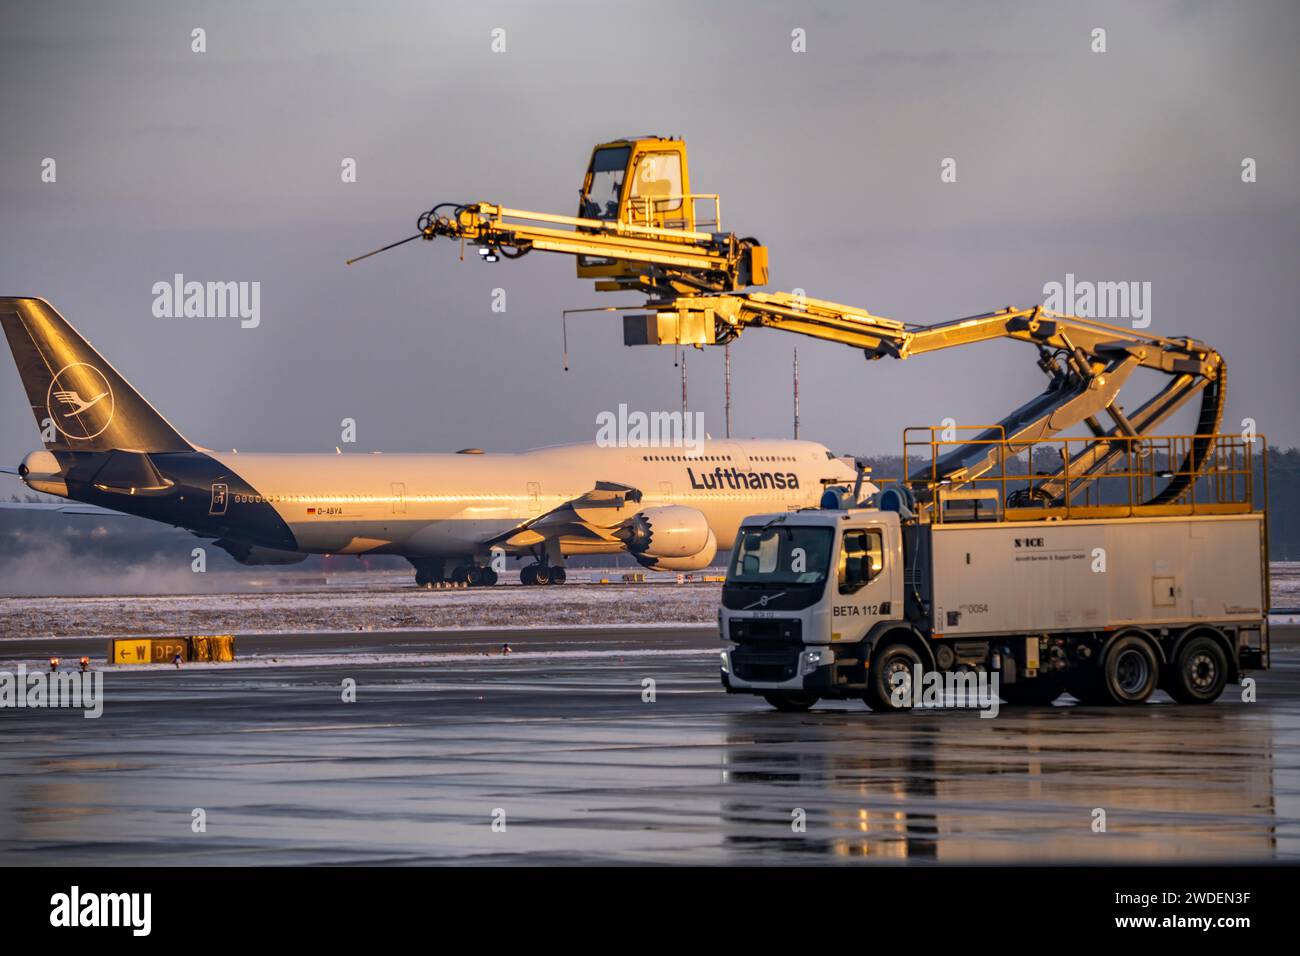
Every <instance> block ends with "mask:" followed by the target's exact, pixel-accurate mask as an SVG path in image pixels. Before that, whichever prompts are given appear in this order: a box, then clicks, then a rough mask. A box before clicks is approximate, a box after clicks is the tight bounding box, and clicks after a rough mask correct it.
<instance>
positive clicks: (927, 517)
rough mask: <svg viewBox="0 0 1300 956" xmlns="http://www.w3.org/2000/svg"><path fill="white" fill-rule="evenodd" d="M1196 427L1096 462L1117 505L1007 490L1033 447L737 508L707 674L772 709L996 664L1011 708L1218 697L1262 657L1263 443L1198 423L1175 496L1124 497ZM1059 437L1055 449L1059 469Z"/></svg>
mask: <svg viewBox="0 0 1300 956" xmlns="http://www.w3.org/2000/svg"><path fill="white" fill-rule="evenodd" d="M1198 437H1204V436H1186V438H1183V439H1179V438H1159V439H1143V440H1141V442H1138V441H1136V440H1135V441H1134V442H1133V443H1132V447H1131V448H1129V449H1128V458H1129V462H1128V464H1127V465H1126V466H1125V467H1122V468H1119V469H1117V470H1114V471H1112V472H1111V473H1109V475H1108V476H1107V478H1108V479H1109V480H1110V481H1111V482H1112V483H1118V484H1119V485H1122V486H1127V487H1128V488H1129V489H1130V491H1129V495H1130V497H1131V498H1133V500H1123V501H1121V500H1116V498H1118V497H1121V495H1119V494H1115V493H1112V494H1111V495H1110V496H1109V499H1110V500H1105V499H1106V497H1107V496H1106V495H1105V494H1100V493H1099V494H1097V495H1095V496H1094V501H1093V502H1092V503H1071V502H1070V499H1069V498H1068V497H1066V498H1056V499H1054V500H1049V499H1047V498H1046V497H1045V496H1035V495H1026V494H1023V493H1022V492H1023V489H1025V488H1033V487H1035V486H1036V482H1037V481H1039V480H1040V478H1041V476H1040V475H1039V474H1038V473H1037V471H1036V468H1035V467H1034V466H1033V465H1032V464H1030V462H1032V461H1033V460H1034V456H1035V454H1036V455H1037V456H1038V458H1039V460H1041V459H1042V458H1043V457H1045V456H1046V454H1047V453H1046V451H1045V449H1042V448H1036V449H1034V450H1032V451H1031V452H1030V453H1029V454H1028V455H1022V456H1021V458H1022V461H1024V462H1025V464H1026V465H1027V467H1025V468H1023V469H1021V471H1020V473H1019V474H1017V473H1015V472H1014V471H1013V470H1012V471H1009V470H1007V469H1004V470H1003V471H1002V472H1001V473H1000V474H998V475H996V476H994V477H991V478H989V479H987V481H986V482H983V483H981V482H973V483H970V484H967V485H965V486H962V487H952V486H947V485H944V484H943V483H942V482H940V483H936V484H935V485H934V486H933V487H930V486H929V482H928V481H926V480H925V479H924V472H925V470H926V469H924V468H922V469H920V470H919V473H914V480H911V481H905V482H901V483H899V484H898V485H897V486H892V487H891V486H888V485H886V486H885V487H884V490H881V491H877V493H876V494H874V495H873V496H871V497H870V498H869V499H867V500H866V502H864V503H865V504H870V505H872V506H869V507H859V506H857V502H858V500H859V494H860V491H859V489H854V490H853V492H852V493H848V492H847V490H840V491H837V490H836V489H828V493H827V495H826V496H824V498H823V502H822V504H823V507H821V508H819V509H813V510H805V511H799V512H794V513H788V514H771V515H756V516H753V517H751V518H749V519H747V520H746V521H745V522H744V523H743V525H742V526H741V528H740V531H739V533H738V536H737V539H736V543H735V547H734V549H733V551H732V558H731V562H730V566H729V569H728V573H727V577H726V582H725V584H724V586H723V590H722V606H721V608H720V609H719V616H718V620H719V626H720V631H721V635H720V636H721V638H722V640H723V642H724V645H725V649H724V650H723V651H722V655H721V657H722V662H721V664H722V673H721V677H722V684H723V686H724V687H725V688H726V689H727V691H729V692H731V693H747V694H758V695H760V696H762V697H763V698H765V699H766V700H767V702H768V703H769V704H771V705H772V706H774V707H776V708H777V709H779V710H788V711H802V710H807V709H808V708H810V707H812V706H813V705H814V704H816V703H817V702H818V701H819V700H844V699H856V698H861V699H864V700H865V701H866V703H867V705H868V706H869V707H871V708H872V709H873V710H897V709H904V708H907V707H909V706H911V705H912V704H913V703H914V702H916V701H917V700H918V698H917V696H916V695H915V694H914V693H913V692H912V689H911V688H912V686H913V684H914V683H915V680H916V678H917V676H918V675H926V676H928V675H929V674H930V673H932V672H941V673H949V672H952V673H962V672H974V673H975V674H977V675H978V674H980V673H981V672H984V673H987V674H989V675H996V676H997V683H996V684H995V685H994V686H995V687H996V688H997V693H998V694H999V695H1000V696H1001V698H1002V699H1003V700H1005V701H1006V702H1007V703H1010V704H1035V703H1036V704H1046V703H1050V702H1051V701H1053V700H1054V699H1056V698H1057V697H1058V696H1060V695H1061V694H1063V693H1065V692H1069V693H1070V694H1071V695H1073V696H1074V697H1075V698H1077V699H1078V700H1079V701H1080V702H1082V703H1086V704H1138V703H1141V702H1143V701H1145V700H1147V698H1149V697H1150V696H1151V694H1152V693H1153V692H1154V691H1156V690H1158V689H1160V690H1164V691H1165V692H1167V693H1168V694H1169V695H1170V696H1171V697H1172V698H1173V699H1174V700H1176V701H1178V702H1180V703H1187V704H1201V703H1210V702H1212V701H1214V700H1215V699H1216V698H1218V696H1219V695H1220V694H1221V693H1222V692H1223V689H1224V687H1225V686H1226V685H1227V684H1229V683H1235V682H1238V681H1239V680H1241V678H1242V676H1243V675H1244V674H1245V673H1246V672H1247V671H1250V670H1256V669H1264V668H1267V667H1268V664H1269V645H1268V619H1267V605H1268V560H1267V553H1268V552H1267V537H1266V536H1267V529H1266V524H1265V518H1264V513H1265V512H1264V507H1263V505H1262V503H1258V502H1257V497H1258V496H1257V493H1256V492H1257V487H1256V486H1257V485H1259V484H1262V483H1261V482H1259V481H1258V480H1257V474H1258V473H1259V471H1258V470H1257V468H1256V467H1255V464H1256V461H1255V459H1257V458H1258V457H1260V456H1262V454H1263V453H1262V452H1261V453H1259V454H1258V455H1253V454H1252V450H1253V444H1254V443H1253V442H1251V441H1249V440H1247V439H1243V438H1241V437H1239V436H1226V437H1225V436H1213V447H1212V448H1211V449H1209V450H1208V451H1207V452H1206V455H1207V458H1206V460H1205V461H1204V463H1203V464H1204V468H1203V470H1202V471H1201V474H1202V477H1200V478H1195V477H1193V480H1192V481H1191V482H1189V484H1188V485H1187V487H1186V489H1185V493H1184V494H1183V495H1182V496H1181V500H1180V501H1176V502H1164V503H1154V504H1153V503H1135V502H1136V501H1137V500H1138V499H1140V498H1143V497H1144V495H1143V494H1142V488H1143V486H1144V484H1146V483H1148V482H1150V481H1160V480H1161V479H1163V480H1164V481H1166V482H1167V481H1169V480H1173V479H1175V478H1176V477H1177V475H1176V472H1174V471H1171V470H1170V469H1171V466H1169V465H1168V462H1169V461H1171V460H1173V461H1175V462H1176V461H1177V460H1178V458H1179V452H1180V447H1179V446H1180V445H1182V444H1185V443H1186V442H1190V441H1194V440H1196V439H1197V438H1198ZM1070 442H1071V440H1064V439H1063V440H1060V441H1058V442H1056V443H1055V444H1056V445H1057V447H1058V449H1059V450H1058V451H1057V453H1056V455H1055V456H1051V457H1052V463H1053V468H1052V474H1053V475H1054V476H1056V475H1060V478H1059V480H1061V481H1064V482H1067V483H1068V479H1069V476H1068V474H1063V473H1062V472H1063V471H1068V469H1062V468H1061V466H1060V457H1064V458H1065V459H1066V460H1067V461H1068V459H1069V456H1070V448H1069V444H1070ZM934 444H936V445H937V444H939V443H938V442H935V443H934ZM1062 452H1063V453H1064V454H1061V453H1062ZM1057 456H1060V457H1057ZM936 457H939V456H936ZM1004 457H1005V459H1006V460H1008V461H1014V460H1015V459H1014V456H1011V455H1006V456H1004ZM1206 475H1208V476H1209V477H1205V476H1206ZM1104 483H1105V482H1098V484H1104ZM861 484H862V482H861V480H860V481H859V485H860V486H861ZM990 485H992V486H993V487H989V486H990ZM949 703H951V701H949Z"/></svg>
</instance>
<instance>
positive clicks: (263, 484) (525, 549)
mask: <svg viewBox="0 0 1300 956" xmlns="http://www.w3.org/2000/svg"><path fill="white" fill-rule="evenodd" d="M0 324H3V326H4V331H5V336H6V337H7V338H8V340H9V348H10V350H11V351H12V352H13V356H14V361H15V362H16V363H17V365H18V373H19V375H20V376H21V377H22V382H23V385H24V387H25V388H26V390H27V397H28V400H29V401H30V403H31V406H32V411H33V412H34V413H35V415H36V421H37V423H38V425H39V426H40V428H41V431H42V439H43V440H44V443H45V449H44V450H43V451H34V452H32V453H31V454H29V455H28V456H27V457H26V458H25V459H24V460H23V463H22V465H21V466H20V467H19V468H18V469H17V472H16V473H17V474H18V475H19V476H21V478H22V480H23V481H25V482H26V483H27V485H28V486H29V487H31V488H32V489H34V490H36V491H40V492H45V493H47V494H51V495H58V496H60V497H63V498H68V499H71V500H72V501H74V502H77V503H79V504H76V505H60V506H56V507H58V508H60V510H63V511H66V512H71V513H78V512H80V513H103V512H104V511H105V510H108V511H111V512H124V513H127V514H132V515H138V516H140V517H143V518H150V519H152V520H154V521H161V522H166V523H167V524H172V525H176V526H178V527H181V528H185V529H187V530H189V531H192V532H193V533H194V534H196V535H198V536H199V537H202V538H210V539H213V543H215V544H216V545H217V546H219V547H221V548H224V549H225V550H226V551H228V552H229V553H230V554H231V555H232V556H234V558H235V559H236V560H238V561H240V562H242V563H245V564H292V563H295V562H297V561H302V560H304V559H305V558H306V556H307V555H308V554H355V555H363V554H394V555H401V556H403V557H405V558H406V559H407V560H409V561H410V562H411V564H412V565H413V566H414V567H415V579H416V582H417V583H419V584H422V585H426V584H431V583H433V582H436V581H442V580H448V579H449V580H453V581H464V582H468V583H469V584H471V585H488V584H495V583H496V581H497V572H496V569H495V568H494V564H495V565H496V566H497V567H500V562H499V561H494V560H493V557H494V552H497V551H499V552H500V553H503V554H505V555H510V556H513V557H516V558H524V559H528V558H531V559H532V560H531V563H529V564H527V565H526V566H525V567H524V568H523V569H522V571H521V579H522V580H523V581H524V583H526V584H550V583H562V582H563V581H564V579H565V571H564V563H565V557H566V556H568V555H579V554H609V553H615V552H620V551H626V552H628V553H630V554H631V555H632V556H633V557H634V558H635V559H636V560H637V561H638V562H639V563H640V564H641V565H643V566H644V567H647V568H652V569H655V570H678V571H692V570H698V569H700V568H705V567H708V565H709V564H710V563H711V562H712V561H713V558H714V555H715V554H716V552H717V549H718V542H719V541H721V542H723V546H724V547H726V546H727V545H728V544H730V542H731V541H732V539H733V538H734V536H735V534H736V530H737V528H738V526H739V524H740V521H741V519H743V518H744V517H745V516H747V515H750V514H755V513H759V512H772V511H781V510H791V511H792V510H796V509H799V508H808V507H816V506H817V505H818V504H819V502H820V500H821V497H822V495H823V493H824V492H825V490H826V489H827V487H828V486H832V485H833V486H842V485H851V484H852V483H853V482H854V480H855V478H856V477H857V475H856V472H855V470H854V468H853V467H852V464H851V461H850V460H846V459H841V458H837V457H835V456H834V455H832V454H831V453H830V452H829V451H828V450H827V449H826V448H825V446H823V445H819V444H816V443H814V442H807V441H712V440H704V441H701V442H699V443H698V444H695V445H692V446H690V447H689V448H688V447H678V448H657V447H630V448H629V447H602V446H599V445H595V444H591V445H566V446H560V447H555V448H543V449H539V450H536V451H529V452H524V453H522V454H483V453H482V452H480V451H478V450H477V449H470V450H466V451H462V452H457V453H455V454H400V455H388V454H379V453H374V454H350V455H340V454H333V455H329V454H248V453H236V452H230V453H229V454H227V453H224V452H216V451H212V450H210V449H206V448H200V447H198V446H196V445H192V444H190V443H189V442H188V441H186V440H185V439H184V438H182V437H181V436H180V434H179V433H178V432H177V431H176V429H174V428H172V426H171V425H170V424H168V422H167V421H166V420H165V419H164V418H163V417H162V416H161V415H159V414H158V412H156V411H154V409H153V407H152V406H151V405H150V404H149V403H148V402H147V401H145V400H144V398H143V397H141V396H140V394H139V393H138V392H136V391H135V390H134V389H133V388H132V387H131V386H130V385H128V384H127V382H126V380H125V379H124V378H122V377H121V376H120V375H119V374H118V373H117V371H116V370H114V368H113V367H112V366H111V365H109V364H108V362H106V361H104V359H103V358H102V357H101V356H100V355H99V353H98V352H96V351H95V350H94V349H93V348H91V347H90V345H89V343H87V342H86V340H85V339H83V338H82V337H81V336H80V335H78V334H77V332H76V331H75V330H74V329H73V328H72V326H71V325H69V324H68V322H67V321H66V320H65V319H64V318H63V316H61V315H59V313H58V312H56V311H55V310H54V308H53V307H52V306H51V305H50V304H49V303H48V302H46V301H44V300H43V299H37V298H0ZM4 470H5V471H6V472H9V473H14V472H13V470H12V469H4Z"/></svg>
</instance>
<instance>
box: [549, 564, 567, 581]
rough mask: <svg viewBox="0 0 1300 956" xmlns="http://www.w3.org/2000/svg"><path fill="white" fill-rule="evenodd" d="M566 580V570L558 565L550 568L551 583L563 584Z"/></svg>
mask: <svg viewBox="0 0 1300 956" xmlns="http://www.w3.org/2000/svg"><path fill="white" fill-rule="evenodd" d="M567 580H569V574H568V572H567V571H565V570H564V568H560V567H555V568H551V583H552V584H563V583H564V582H565V581H567Z"/></svg>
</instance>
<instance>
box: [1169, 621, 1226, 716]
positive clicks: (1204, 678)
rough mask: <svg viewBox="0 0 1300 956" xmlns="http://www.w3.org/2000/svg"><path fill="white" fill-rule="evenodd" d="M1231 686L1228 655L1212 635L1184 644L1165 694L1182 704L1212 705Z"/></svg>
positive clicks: (1172, 669)
mask: <svg viewBox="0 0 1300 956" xmlns="http://www.w3.org/2000/svg"><path fill="white" fill-rule="evenodd" d="M1227 683H1228V655H1227V654H1226V653H1224V650H1223V645H1222V644H1220V643H1219V642H1218V641H1217V640H1215V639H1214V638H1213V637H1210V636H1209V635H1208V634H1199V635H1197V636H1196V637H1193V638H1191V639H1189V640H1187V641H1185V642H1184V643H1183V646H1182V647H1180V648H1179V649H1178V654H1177V655H1176V656H1175V658H1174V663H1173V667H1172V668H1171V670H1170V672H1169V674H1168V675H1167V677H1166V686H1165V690H1166V691H1167V692H1168V694H1169V696H1170V697H1172V698H1173V699H1174V700H1176V701H1178V703H1180V704H1212V703H1214V701H1216V700H1218V698H1219V695H1220V694H1222V693H1223V688H1224V687H1225V686H1226V685H1227Z"/></svg>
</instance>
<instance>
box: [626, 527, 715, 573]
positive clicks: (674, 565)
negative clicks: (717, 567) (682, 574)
mask: <svg viewBox="0 0 1300 956" xmlns="http://www.w3.org/2000/svg"><path fill="white" fill-rule="evenodd" d="M717 553H718V539H717V538H715V537H714V536H713V532H712V531H710V532H709V538H708V540H707V541H706V542H705V543H704V547H702V548H700V550H699V551H696V552H695V553H694V554H689V555H687V556H686V557H684V558H656V557H652V556H650V555H648V554H633V555H632V557H634V558H636V561H637V564H639V565H641V567H643V568H649V569H650V570H651V571H700V570H703V569H704V568H707V567H708V566H709V565H710V564H712V563H713V559H714V557H715V556H716V555H717Z"/></svg>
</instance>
